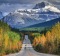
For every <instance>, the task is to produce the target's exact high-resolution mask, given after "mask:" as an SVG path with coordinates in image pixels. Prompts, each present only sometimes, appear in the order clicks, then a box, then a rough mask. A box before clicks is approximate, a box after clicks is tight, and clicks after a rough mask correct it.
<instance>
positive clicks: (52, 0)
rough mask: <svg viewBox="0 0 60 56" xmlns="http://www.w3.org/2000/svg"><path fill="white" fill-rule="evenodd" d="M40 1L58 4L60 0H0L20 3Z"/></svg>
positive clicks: (1, 0)
mask: <svg viewBox="0 0 60 56" xmlns="http://www.w3.org/2000/svg"><path fill="white" fill-rule="evenodd" d="M41 1H48V2H50V3H53V4H57V5H60V0H0V3H20V4H27V3H30V4H31V3H32V4H36V3H39V2H41Z"/></svg>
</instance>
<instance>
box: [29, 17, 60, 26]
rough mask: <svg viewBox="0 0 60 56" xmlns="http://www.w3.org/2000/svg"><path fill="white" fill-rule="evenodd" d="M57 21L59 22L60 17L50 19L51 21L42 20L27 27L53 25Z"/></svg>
mask: <svg viewBox="0 0 60 56" xmlns="http://www.w3.org/2000/svg"><path fill="white" fill-rule="evenodd" d="M57 22H60V18H57V19H54V20H51V21H47V22H43V23H39V24H35V25H31V26H28V27H50V26H53V25H54V24H56V23H57Z"/></svg>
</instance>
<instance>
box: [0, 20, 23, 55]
mask: <svg viewBox="0 0 60 56" xmlns="http://www.w3.org/2000/svg"><path fill="white" fill-rule="evenodd" d="M21 47H22V39H21V34H20V33H19V34H18V33H16V32H13V31H11V30H10V27H9V25H8V24H6V23H4V22H2V21H0V56H3V55H5V54H9V53H15V52H18V51H19V50H20V49H21Z"/></svg>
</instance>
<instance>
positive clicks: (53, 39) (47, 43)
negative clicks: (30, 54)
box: [30, 22, 60, 54]
mask: <svg viewBox="0 0 60 56" xmlns="http://www.w3.org/2000/svg"><path fill="white" fill-rule="evenodd" d="M30 37H31V38H30V40H31V41H32V45H33V47H34V49H35V50H36V51H38V52H42V53H50V54H60V23H59V22H58V23H56V24H55V25H54V26H53V27H52V28H51V29H50V30H49V31H46V33H44V32H43V33H42V34H41V33H30Z"/></svg>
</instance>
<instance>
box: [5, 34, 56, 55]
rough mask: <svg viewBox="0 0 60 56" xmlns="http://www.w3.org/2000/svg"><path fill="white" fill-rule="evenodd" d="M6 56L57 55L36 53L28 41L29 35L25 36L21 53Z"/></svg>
mask: <svg viewBox="0 0 60 56" xmlns="http://www.w3.org/2000/svg"><path fill="white" fill-rule="evenodd" d="M6 56H57V55H50V54H43V53H38V52H36V51H34V49H33V48H32V46H31V43H30V40H29V39H28V35H25V39H24V41H23V45H22V49H21V51H20V52H19V53H15V54H9V55H6Z"/></svg>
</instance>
